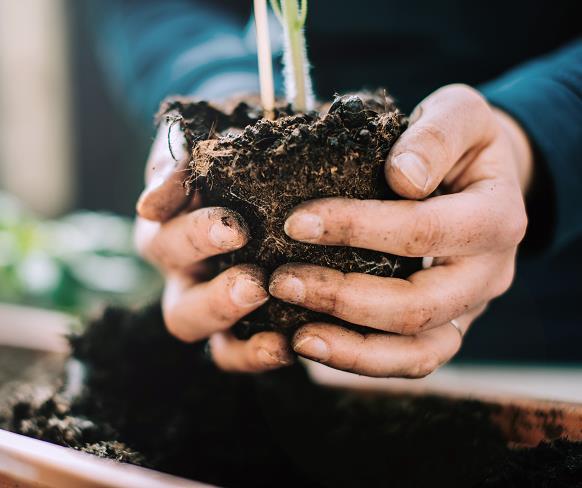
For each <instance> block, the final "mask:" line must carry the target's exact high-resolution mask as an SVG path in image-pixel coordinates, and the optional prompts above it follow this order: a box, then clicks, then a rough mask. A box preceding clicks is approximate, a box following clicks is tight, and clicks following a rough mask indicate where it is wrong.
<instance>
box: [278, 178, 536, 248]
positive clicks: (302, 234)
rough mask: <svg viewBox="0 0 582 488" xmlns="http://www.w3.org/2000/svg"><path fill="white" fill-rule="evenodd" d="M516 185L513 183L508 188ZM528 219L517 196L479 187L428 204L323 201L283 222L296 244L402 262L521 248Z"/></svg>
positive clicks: (306, 205) (497, 188) (499, 188)
mask: <svg viewBox="0 0 582 488" xmlns="http://www.w3.org/2000/svg"><path fill="white" fill-rule="evenodd" d="M508 184H513V183H508ZM526 225H527V218H526V214H525V209H524V204H523V200H522V199H521V197H520V194H519V192H516V191H506V186H505V184H504V182H499V183H498V184H497V185H496V186H495V187H494V188H493V189H491V186H490V185H489V184H485V183H483V184H479V183H478V184H475V185H473V186H472V187H470V188H468V189H467V190H466V191H464V192H462V193H456V194H453V195H442V196H437V197H433V198H429V199H427V200H425V201H422V202H418V201H411V200H401V201H380V200H355V199H347V198H324V199H320V200H312V201H309V202H305V203H302V204H301V205H299V206H298V207H296V208H295V209H294V210H293V212H292V213H291V214H290V216H289V217H288V218H287V220H286V222H285V227H284V229H285V233H286V234H287V235H288V236H289V237H291V238H292V239H296V240H299V241H303V242H309V243H312V244H323V245H328V246H329V245H333V246H351V247H359V248H365V249H373V250H376V251H382V252H387V253H392V254H396V255H398V256H418V257H422V256H464V255H471V254H481V253H484V252H492V251H496V250H501V249H508V248H511V247H515V246H517V244H518V243H519V242H520V241H521V239H522V238H523V236H524V234H525V228H526Z"/></svg>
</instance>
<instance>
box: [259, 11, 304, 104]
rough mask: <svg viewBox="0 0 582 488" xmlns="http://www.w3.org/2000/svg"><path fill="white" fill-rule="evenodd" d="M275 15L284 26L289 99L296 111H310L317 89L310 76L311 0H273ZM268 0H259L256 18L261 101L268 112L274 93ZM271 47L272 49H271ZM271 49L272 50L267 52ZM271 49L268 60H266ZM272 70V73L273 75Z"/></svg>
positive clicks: (285, 74)
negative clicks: (307, 40)
mask: <svg viewBox="0 0 582 488" xmlns="http://www.w3.org/2000/svg"><path fill="white" fill-rule="evenodd" d="M269 1H270V3H271V7H272V8H273V11H274V12H275V15H276V16H277V18H278V19H279V22H280V23H281V25H282V26H283V36H284V40H285V44H284V53H283V64H284V66H285V69H284V72H283V76H284V80H285V94H286V97H287V101H288V102H289V103H290V104H291V106H292V107H293V110H295V111H296V112H307V111H308V110H311V109H312V108H313V100H314V97H313V92H312V86H311V79H310V77H309V62H308V60H307V50H306V47H305V34H304V26H305V20H306V19H307V0H269ZM264 4H265V0H255V19H256V23H257V40H258V46H259V47H258V54H259V73H260V79H261V101H262V103H263V107H264V109H265V112H267V113H268V112H269V110H270V107H271V106H270V105H266V103H267V104H268V103H270V100H272V98H271V93H272V86H273V80H272V68H270V64H271V56H270V49H269V45H268V43H269V32H268V24H267V20H266V9H265V8H264V7H265V5H264ZM268 49H269V50H268ZM267 50H268V51H267ZM267 52H268V58H269V59H268V60H267V59H266V57H267V54H266V53H267ZM269 73H270V74H269Z"/></svg>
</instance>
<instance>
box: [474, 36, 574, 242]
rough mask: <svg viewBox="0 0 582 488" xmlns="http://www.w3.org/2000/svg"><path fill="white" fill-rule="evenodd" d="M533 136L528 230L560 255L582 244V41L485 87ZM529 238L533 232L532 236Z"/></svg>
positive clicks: (531, 136) (485, 93)
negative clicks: (578, 242)
mask: <svg viewBox="0 0 582 488" xmlns="http://www.w3.org/2000/svg"><path fill="white" fill-rule="evenodd" d="M481 91H482V92H483V94H484V95H485V97H486V98H487V99H488V100H489V101H490V102H491V104H493V105H495V106H498V107H499V108H501V109H502V110H504V111H505V112H507V113H509V114H510V115H512V116H513V117H514V118H515V119H516V120H517V121H518V122H519V123H520V124H521V125H522V127H523V128H524V130H525V131H526V132H527V134H528V135H529V138H530V141H531V143H532V146H533V149H534V153H535V155H536V166H535V175H534V187H533V190H532V195H531V196H530V198H528V200H529V201H528V210H529V213H530V230H531V232H532V233H533V234H537V235H538V237H541V239H537V241H538V244H539V241H540V240H541V241H544V242H543V243H542V249H543V250H546V251H547V250H550V251H552V252H555V251H558V250H560V249H561V248H563V247H564V246H567V245H570V244H572V243H573V242H575V241H576V240H582V39H577V40H575V41H573V42H571V43H570V44H568V45H567V46H565V47H563V48H561V49H560V50H558V51H556V52H553V53H551V54H549V55H546V56H545V57H542V58H539V59H535V60H533V61H531V62H528V63H527V64H525V65H523V66H519V67H517V68H516V69H513V70H512V71H510V72H508V73H507V74H505V75H503V76H501V77H500V78H499V79H496V80H493V81H492V82H490V83H488V84H486V85H485V86H483V87H481ZM528 233H530V231H529V230H528Z"/></svg>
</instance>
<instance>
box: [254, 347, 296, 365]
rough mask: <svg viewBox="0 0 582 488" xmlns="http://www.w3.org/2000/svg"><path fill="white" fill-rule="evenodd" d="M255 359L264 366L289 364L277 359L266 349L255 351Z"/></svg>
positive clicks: (286, 361)
mask: <svg viewBox="0 0 582 488" xmlns="http://www.w3.org/2000/svg"><path fill="white" fill-rule="evenodd" d="M257 358H258V359H259V361H260V362H261V363H262V364H264V365H265V366H285V365H287V364H290V361H288V360H285V359H283V358H280V357H277V356H275V355H274V354H271V353H270V352H269V351H267V350H266V349H259V350H258V351H257Z"/></svg>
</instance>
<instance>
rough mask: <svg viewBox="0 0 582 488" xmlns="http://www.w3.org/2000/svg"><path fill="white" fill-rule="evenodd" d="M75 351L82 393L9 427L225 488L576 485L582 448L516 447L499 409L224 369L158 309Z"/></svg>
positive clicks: (80, 341)
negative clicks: (503, 431)
mask: <svg viewBox="0 0 582 488" xmlns="http://www.w3.org/2000/svg"><path fill="white" fill-rule="evenodd" d="M72 344H73V348H74V353H73V354H74V358H75V360H78V361H81V362H82V363H83V364H84V365H85V368H86V375H85V379H84V388H83V389H82V393H81V394H80V395H78V396H76V397H72V396H71V395H70V394H67V393H66V392H67V391H68V390H70V389H68V388H67V386H66V385H65V386H64V387H63V388H62V389H61V390H60V391H58V392H55V394H54V395H53V396H52V397H51V398H49V399H47V400H44V401H43V402H41V403H40V404H34V403H31V402H27V401H25V400H24V399H21V400H20V401H19V402H18V403H17V404H16V405H15V406H14V407H13V409H12V414H11V415H9V416H7V417H6V418H4V419H0V424H3V427H4V428H6V427H8V428H9V429H10V430H13V431H15V432H20V433H24V434H26V435H29V436H32V437H36V438H39V439H45V440H48V441H50V442H54V443H56V444H60V445H64V446H69V447H73V448H76V449H81V450H83V451H86V452H90V453H92V454H96V455H99V456H103V457H108V458H113V459H117V460H120V461H124V462H130V463H134V464H141V465H144V466H149V467H152V468H156V469H159V470H162V471H166V472H169V473H172V474H176V475H180V476H185V477H188V478H192V479H195V480H200V481H205V482H208V483H212V484H216V485H218V486H224V487H250V486H253V487H262V486H264V487H271V486H281V487H287V486H289V487H291V486H293V487H295V486H302V487H344V486H345V487H353V486H398V487H407V486H411V487H416V486H452V487H473V486H475V487H478V486H486V487H489V488H491V487H498V486H499V487H505V486H517V487H519V486H577V485H576V481H575V480H579V479H580V478H579V474H580V472H581V469H582V459H581V458H580V456H581V453H582V445H581V444H575V443H567V442H563V441H559V442H556V443H553V444H544V445H541V446H540V447H538V448H536V449H528V450H510V449H508V448H507V446H506V444H505V442H504V440H503V439H502V437H501V435H500V434H499V432H498V431H497V429H496V428H495V427H494V426H493V425H492V423H491V421H490V416H491V413H492V412H491V409H490V407H488V406H486V405H483V404H481V403H478V402H472V401H449V400H445V399H442V398H434V397H405V396H399V397H394V396H392V397H390V396H386V397H380V396H377V395H376V396H373V395H369V396H365V395H363V394H361V393H359V394H357V393H350V392H346V391H344V390H334V389H328V388H323V387H321V386H318V385H315V384H313V383H312V382H311V381H310V380H309V378H308V376H307V375H306V373H305V371H304V370H303V368H302V367H301V366H299V365H297V366H295V367H292V368H287V369H284V370H281V371H277V372H272V373H266V374H262V375H256V376H251V375H233V374H227V373H222V372H220V371H218V370H217V369H216V368H215V367H214V366H213V365H212V364H211V362H210V361H209V360H208V359H207V357H206V354H205V351H204V344H203V343H197V344H185V343H181V342H179V341H178V340H176V339H174V338H172V337H171V336H170V335H169V334H168V333H167V332H166V331H165V328H164V325H163V320H162V316H161V311H160V307H159V306H157V305H156V306H153V307H151V308H149V309H147V310H143V311H141V312H129V311H124V310H119V309H111V310H108V311H107V312H106V314H105V315H104V317H103V318H102V319H100V320H98V321H96V322H95V323H93V324H92V325H91V326H90V327H89V328H88V329H87V331H86V332H85V333H84V334H83V335H81V336H79V337H75V338H73V339H72ZM532 470H535V478H533V477H532V476H533V472H532ZM532 480H534V481H532ZM508 483H509V485H508Z"/></svg>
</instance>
